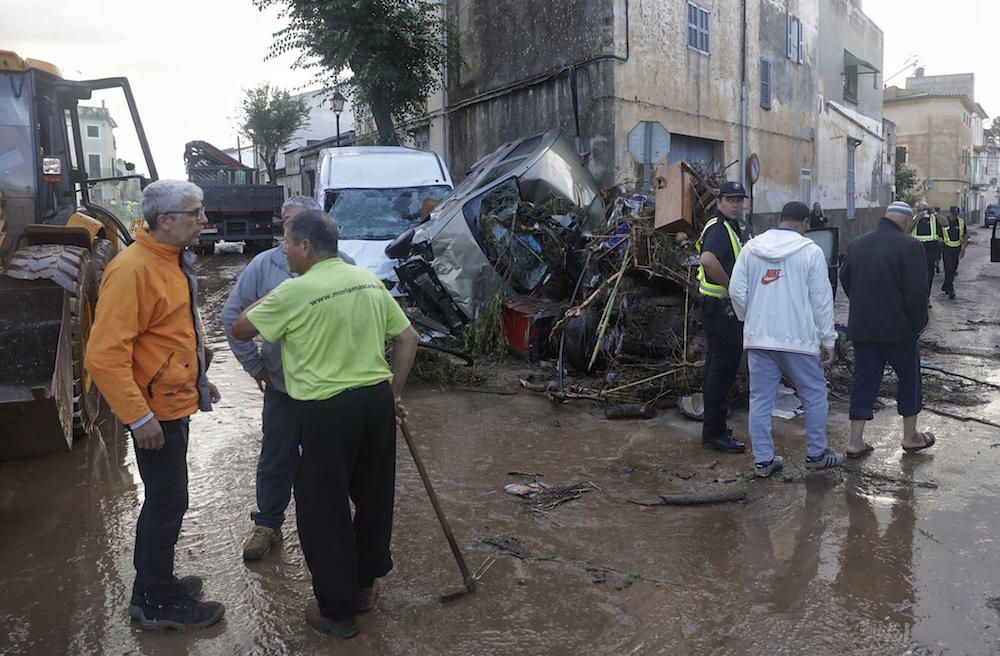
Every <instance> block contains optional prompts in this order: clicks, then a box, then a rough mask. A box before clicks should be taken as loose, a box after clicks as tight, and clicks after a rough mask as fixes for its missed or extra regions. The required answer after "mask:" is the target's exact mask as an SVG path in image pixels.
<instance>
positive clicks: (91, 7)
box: [0, 0, 1000, 177]
mask: <svg viewBox="0 0 1000 656" xmlns="http://www.w3.org/2000/svg"><path fill="white" fill-rule="evenodd" d="M542 1H544V0H542ZM661 1H663V2H669V1H675V2H680V1H681V0H661ZM863 7H864V10H865V12H866V13H867V14H868V15H869V16H870V17H871V18H872V19H873V20H875V22H876V23H877V24H878V25H879V26H880V27H881V28H882V31H883V33H884V34H885V58H884V66H883V69H884V70H883V75H884V78H888V77H889V76H891V75H893V74H894V73H896V72H897V71H899V70H900V69H901V68H903V66H904V64H905V63H906V62H907V60H908V58H909V57H910V56H911V55H916V56H917V57H918V58H919V61H920V63H921V64H922V65H923V66H924V67H925V68H926V74H927V75H940V74H945V73H965V72H970V71H971V72H973V73H975V74H976V96H977V98H976V100H978V101H979V102H980V103H981V104H982V105H983V107H984V108H985V109H986V111H987V112H988V113H990V114H991V115H993V114H1000V67H997V66H996V64H995V61H996V56H995V55H994V53H993V43H994V41H995V40H996V37H995V33H996V30H997V25H998V24H1000V2H998V1H997V0H981V1H977V0H950V1H948V2H940V1H939V0H934V1H931V0H909V1H906V2H904V1H903V0H863ZM0 16H3V19H2V24H0V47H3V48H7V49H13V50H14V51H15V52H18V53H19V54H20V55H21V56H22V57H34V58H37V59H45V60H48V61H50V62H52V63H54V64H56V65H57V66H59V67H60V68H62V70H63V73H64V75H65V76H66V77H67V78H76V79H85V78H95V77H109V76H117V75H123V76H126V77H128V78H129V80H130V82H131V85H132V89H133V91H134V93H135V96H136V101H137V103H138V105H139V111H140V114H141V116H142V120H143V123H144V126H145V129H146V134H147V135H148V137H149V140H150V144H151V147H152V150H153V158H154V160H155V161H156V163H157V166H158V168H159V172H160V176H161V177H183V175H184V162H183V151H184V144H185V143H186V142H188V141H191V140H194V139H201V140H205V141H209V142H212V143H213V144H215V145H217V146H220V147H228V146H231V145H235V142H236V127H235V126H236V121H235V117H236V114H237V107H238V105H239V100H240V98H241V96H242V90H244V89H247V88H250V87H253V86H255V85H256V84H258V83H259V82H271V83H274V84H277V85H279V86H281V87H284V88H288V89H302V88H306V87H307V86H308V84H309V81H310V80H311V78H312V74H311V73H307V72H305V71H300V70H292V69H291V67H290V64H291V62H292V58H291V57H285V58H282V59H280V60H272V61H267V62H265V61H264V59H265V57H266V56H267V54H268V52H269V49H270V45H271V42H272V38H271V35H272V33H273V32H275V31H276V30H277V29H279V28H280V27H281V24H280V21H279V20H278V17H277V14H276V13H275V12H268V13H261V12H258V11H257V9H255V8H254V5H253V2H252V1H251V0H172V1H171V2H169V3H151V2H136V1H134V0H130V1H125V0H91V1H90V2H86V3H84V2H77V1H72V2H70V1H69V0H50V1H48V2H41V1H39V2H27V1H26V0H0ZM821 29H822V26H821ZM911 74H912V68H911V69H908V71H907V72H905V73H902V74H900V75H898V76H897V77H895V78H894V79H892V80H890V81H889V83H890V84H898V85H899V86H903V83H904V82H905V77H906V76H907V75H911Z"/></svg>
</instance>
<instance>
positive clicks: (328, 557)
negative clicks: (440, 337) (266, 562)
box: [232, 211, 419, 638]
mask: <svg viewBox="0 0 1000 656" xmlns="http://www.w3.org/2000/svg"><path fill="white" fill-rule="evenodd" d="M338 237H339V235H338V231H337V225H336V223H335V222H334V221H333V219H332V218H330V216H329V215H327V214H324V213H323V212H318V211H307V212H302V213H300V214H298V215H297V216H295V217H293V218H292V219H290V220H289V221H288V222H286V223H285V253H286V255H287V256H288V264H289V267H290V268H291V270H292V271H293V272H295V273H298V274H299V277H297V278H294V279H289V280H286V281H285V282H283V283H281V284H280V285H278V286H277V287H276V288H275V289H274V290H272V291H271V293H270V294H268V295H267V296H266V297H265V298H264V299H263V300H262V301H259V302H257V303H254V304H253V305H252V306H250V308H248V309H247V310H245V311H244V312H243V313H242V314H241V315H240V316H239V318H237V319H236V320H235V321H234V322H233V328H232V334H233V336H234V337H235V338H236V339H242V340H247V339H252V338H253V337H255V336H256V335H257V334H258V333H259V334H260V335H261V336H262V337H263V338H264V339H266V340H268V341H270V342H279V341H280V343H281V354H282V358H283V365H284V380H285V385H286V386H287V389H288V395H289V396H291V397H292V398H293V399H295V401H296V413H297V422H296V425H297V434H298V440H299V444H300V445H301V449H302V451H301V453H302V456H301V458H300V459H299V468H298V473H297V475H296V477H295V508H296V511H295V516H296V519H297V522H298V531H299V538H300V540H301V543H302V553H303V555H304V556H305V559H306V564H307V565H308V567H309V571H310V572H311V573H312V583H313V592H314V593H315V595H316V599H315V601H312V602H310V603H309V604H308V605H307V606H306V614H305V617H306V621H307V622H308V623H309V624H311V625H312V626H314V627H316V628H318V629H321V630H323V631H326V632H328V633H331V634H333V635H336V636H339V637H343V638H350V637H352V636H354V635H357V633H358V631H359V628H358V624H357V619H356V615H357V614H358V613H363V612H365V611H367V610H369V609H371V607H372V604H373V603H374V599H375V581H376V579H378V578H380V577H382V576H385V575H386V574H387V573H388V572H389V571H390V570H391V569H392V558H391V556H390V552H389V542H390V538H391V535H392V510H393V501H394V495H395V466H396V420H397V419H396V418H397V417H404V416H405V414H406V410H405V408H404V407H403V405H402V391H403V386H404V385H405V384H406V378H407V376H408V375H409V371H410V367H411V365H412V364H413V357H414V355H415V353H416V349H417V343H418V341H419V337H418V335H417V333H416V331H415V330H414V329H413V327H412V326H410V322H409V320H407V318H406V315H405V314H403V311H402V310H401V309H400V307H399V304H398V303H397V302H396V300H395V299H394V298H393V297H392V296H391V295H390V294H389V292H388V290H387V289H386V288H385V285H384V284H382V282H381V281H380V280H379V279H378V278H377V277H375V276H374V275H373V274H371V273H369V272H368V271H366V270H364V269H361V268H359V267H352V266H348V265H346V264H344V262H343V261H342V260H341V259H340V258H339V257H338V256H337V253H338V250H337V242H338ZM386 341H391V342H392V345H393V351H392V367H391V369H390V367H389V365H388V364H387V363H386V360H385V342H386ZM390 381H391V384H390ZM351 502H353V503H354V507H355V513H354V516H353V519H352V516H351Z"/></svg>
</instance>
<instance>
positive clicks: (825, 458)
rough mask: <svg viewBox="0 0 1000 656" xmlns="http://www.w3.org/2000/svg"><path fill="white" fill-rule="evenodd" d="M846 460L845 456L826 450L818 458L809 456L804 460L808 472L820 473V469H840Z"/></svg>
mask: <svg viewBox="0 0 1000 656" xmlns="http://www.w3.org/2000/svg"><path fill="white" fill-rule="evenodd" d="M845 460H847V456H845V455H844V454H843V453H834V452H833V451H831V450H830V449H827V450H826V451H824V452H823V453H822V455H818V456H815V457H813V456H809V457H808V458H806V469H808V470H809V471H820V470H821V469H833V468H834V467H840V466H841V465H842V464H844V461H845Z"/></svg>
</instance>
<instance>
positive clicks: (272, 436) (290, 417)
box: [250, 385, 299, 530]
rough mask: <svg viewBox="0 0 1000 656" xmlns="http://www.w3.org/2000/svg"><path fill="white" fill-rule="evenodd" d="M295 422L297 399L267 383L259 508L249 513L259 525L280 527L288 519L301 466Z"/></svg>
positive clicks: (259, 466)
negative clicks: (298, 470) (287, 515)
mask: <svg viewBox="0 0 1000 656" xmlns="http://www.w3.org/2000/svg"><path fill="white" fill-rule="evenodd" d="M295 422H296V405H295V401H294V400H293V399H292V397H290V396H288V395H287V394H285V393H284V392H279V391H278V390H276V389H274V388H273V387H272V386H270V385H268V386H267V389H266V391H265V392H264V412H263V418H262V423H263V437H262V438H261V440H260V458H258V459H257V511H255V512H252V513H250V519H252V520H253V523H254V524H257V525H258V526H266V527H268V528H271V529H275V530H277V529H279V528H281V525H282V523H284V521H285V509H286V508H288V502H289V501H290V500H291V498H292V483H293V482H294V481H295V471H296V469H298V466H299V444H298V439H297V436H296V433H295Z"/></svg>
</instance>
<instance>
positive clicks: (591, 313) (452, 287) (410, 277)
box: [390, 133, 725, 405]
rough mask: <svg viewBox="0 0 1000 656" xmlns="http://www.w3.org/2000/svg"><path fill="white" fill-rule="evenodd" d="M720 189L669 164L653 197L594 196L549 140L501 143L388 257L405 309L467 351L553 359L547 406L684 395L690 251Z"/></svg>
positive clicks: (695, 351) (696, 342)
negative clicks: (560, 402) (392, 259)
mask: <svg viewBox="0 0 1000 656" xmlns="http://www.w3.org/2000/svg"><path fill="white" fill-rule="evenodd" d="M724 181H725V169H724V168H723V169H706V168H702V167H699V166H696V165H689V164H687V163H685V162H678V163H676V164H673V165H669V166H666V165H664V166H661V167H659V169H658V170H657V176H656V189H655V190H654V191H653V193H636V192H632V191H629V190H627V189H626V187H625V186H623V185H622V186H616V187H613V188H611V189H609V190H604V191H601V190H600V189H599V187H598V186H597V184H596V182H595V181H594V179H593V177H592V176H591V175H590V173H589V172H587V170H586V169H585V168H584V167H583V166H582V165H581V164H580V162H579V158H578V157H577V156H576V153H575V151H574V150H573V148H572V146H571V145H570V144H569V143H568V142H567V141H566V140H565V139H563V138H562V137H560V136H559V135H558V133H554V134H553V133H546V134H545V135H536V136H533V137H526V138H524V139H521V140H518V141H515V142H513V143H511V144H507V145H506V146H504V147H502V148H501V149H498V151H496V152H495V153H493V154H492V155H489V156H487V157H485V158H483V160H481V162H480V163H479V164H477V165H476V166H475V167H474V168H473V170H472V171H470V173H469V175H468V177H467V179H466V182H463V183H462V185H460V186H459V188H458V189H456V191H455V193H454V194H453V195H452V196H450V197H449V198H448V199H446V200H445V201H444V202H442V204H441V205H440V206H439V207H438V208H437V209H436V211H435V212H434V213H433V214H432V215H431V219H430V220H429V221H428V222H427V223H425V224H423V225H421V226H419V227H418V228H417V229H416V231H415V232H414V234H411V235H408V236H407V237H406V238H405V239H404V240H403V241H404V242H405V244H404V246H405V248H398V249H396V252H395V253H390V254H392V255H393V256H394V257H396V258H397V259H399V260H400V265H399V266H398V267H397V273H398V274H399V279H400V286H401V288H402V290H403V291H404V292H405V293H406V296H407V299H408V302H409V307H408V312H409V314H410V316H411V318H412V319H413V320H414V322H415V323H416V324H418V326H420V327H421V330H422V332H423V333H424V334H425V335H428V336H430V337H431V338H433V339H436V340H440V341H443V342H449V341H450V342H451V343H452V344H454V345H458V346H459V347H461V348H464V349H466V350H468V351H470V352H472V353H474V354H476V355H478V354H482V353H487V354H489V353H494V354H495V353H496V352H497V350H498V348H497V347H498V346H499V347H500V348H502V349H504V350H510V351H513V352H515V353H518V354H521V355H523V356H526V357H527V358H529V359H531V360H554V361H555V362H556V379H555V380H554V381H552V383H553V384H549V383H548V382H545V383H542V387H543V388H544V391H546V392H547V393H549V394H550V395H552V396H553V398H556V399H559V400H565V399H570V398H593V399H597V400H601V401H604V402H607V403H610V404H620V403H633V404H634V403H638V404H644V405H650V404H652V403H654V402H657V401H659V400H661V399H664V397H669V396H679V395H683V394H688V393H690V392H691V391H693V390H694V389H697V387H699V385H700V381H701V377H702V376H701V372H700V369H701V367H702V364H703V359H704V352H705V340H704V336H703V334H702V330H701V316H700V305H699V304H698V303H696V299H697V280H696V272H697V264H698V256H697V252H696V250H695V245H694V243H695V240H696V238H697V235H698V234H699V233H700V231H701V228H702V227H703V225H704V222H705V221H706V220H707V219H708V218H710V217H711V216H713V215H714V213H715V200H716V196H717V194H718V189H719V186H720V185H721V183H722V182H724ZM390 249H393V247H390ZM498 342H503V343H502V344H498ZM568 371H572V372H574V373H575V374H576V376H575V377H574V381H575V382H574V383H573V384H570V383H568V382H567V380H566V373H567V372H568Z"/></svg>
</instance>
